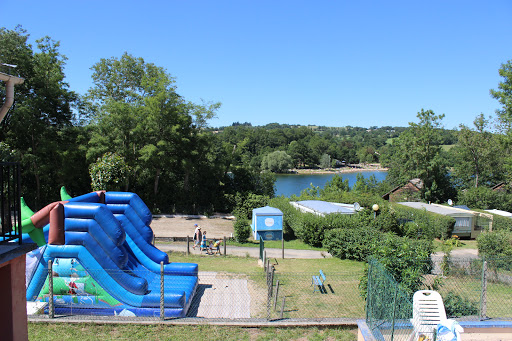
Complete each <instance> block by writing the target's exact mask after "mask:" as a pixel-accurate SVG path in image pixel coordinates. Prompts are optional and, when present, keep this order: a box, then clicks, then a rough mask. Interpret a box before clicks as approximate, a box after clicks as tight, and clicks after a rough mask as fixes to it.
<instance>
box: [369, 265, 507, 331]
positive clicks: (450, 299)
mask: <svg viewBox="0 0 512 341" xmlns="http://www.w3.org/2000/svg"><path fill="white" fill-rule="evenodd" d="M432 261H433V264H434V267H433V269H432V272H431V273H429V274H425V275H424V276H423V281H422V285H421V286H420V287H418V288H417V290H435V291H437V292H439V294H440V295H441V297H442V299H443V305H444V309H445V312H446V316H447V318H451V319H455V320H458V321H475V320H477V321H478V320H487V319H489V318H493V319H500V318H506V319H510V318H512V258H510V257H508V258H490V257H486V258H484V257H482V258H467V259H462V258H454V259H450V258H447V257H444V258H443V257H438V258H433V259H432ZM368 265H369V268H368V291H367V292H368V293H367V300H366V323H367V324H368V326H369V328H370V329H371V330H372V333H373V335H374V337H375V338H377V339H378V340H408V339H409V337H410V335H411V333H412V332H413V330H412V329H413V325H412V322H411V319H412V317H413V311H412V310H413V299H412V294H413V293H411V292H408V291H407V290H404V289H403V288H402V287H401V286H400V283H398V282H396V281H395V279H394V278H393V277H392V276H391V275H390V273H389V272H388V270H387V269H386V268H385V266H384V265H382V264H381V263H380V262H379V261H377V260H375V259H371V260H370V261H369V262H368Z"/></svg>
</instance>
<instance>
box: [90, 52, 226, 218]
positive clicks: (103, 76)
mask: <svg viewBox="0 0 512 341" xmlns="http://www.w3.org/2000/svg"><path fill="white" fill-rule="evenodd" d="M92 69H93V76H92V78H93V82H94V86H93V87H92V88H91V89H90V90H89V91H88V94H87V97H86V99H87V100H88V101H89V103H90V105H89V107H90V108H92V109H93V111H92V116H91V121H90V122H91V130H92V133H91V140H90V142H89V149H88V153H87V155H88V158H89V159H90V160H91V159H94V158H96V157H98V156H99V155H103V154H104V153H105V152H107V151H110V150H116V151H117V153H119V155H120V156H122V157H123V158H124V160H125V161H126V163H127V165H128V166H129V167H130V169H131V170H132V172H131V179H129V181H127V182H126V187H125V190H128V189H130V190H133V191H137V192H142V193H143V194H144V195H143V197H144V199H145V200H147V201H148V203H150V204H151V203H153V204H156V203H157V202H159V203H160V204H162V205H171V204H170V203H176V202H179V203H180V204H182V205H187V206H189V207H191V206H193V207H196V206H197V204H199V202H198V201H201V202H202V203H203V204H205V206H208V205H210V204H206V203H204V200H205V199H206V198H208V199H209V198H210V195H217V196H220V197H223V195H222V194H221V193H219V190H220V186H219V184H220V183H221V182H222V178H223V177H224V171H225V170H223V171H221V170H220V168H219V167H222V165H223V164H214V163H212V161H213V159H211V157H213V158H216V157H217V156H215V155H217V154H215V153H214V154H212V153H210V148H213V145H212V143H211V142H210V140H212V139H211V138H209V137H207V136H206V134H205V133H204V132H203V131H202V130H203V129H204V128H205V126H206V122H207V120H208V119H210V118H212V117H213V116H214V115H215V111H216V110H217V109H218V108H219V106H220V103H203V104H201V105H195V104H193V103H190V102H187V101H185V100H184V99H183V98H182V97H181V96H180V95H178V94H177V93H176V91H175V90H176V87H175V85H174V78H173V77H172V76H171V75H170V74H168V73H167V72H166V71H165V69H163V68H161V67H158V66H156V65H154V64H152V63H147V62H145V61H144V59H142V58H136V57H133V56H131V55H129V54H127V53H124V54H123V55H122V56H121V58H114V57H113V58H109V59H101V60H100V61H99V62H98V63H96V64H95V65H94V66H93V67H92ZM210 135H211V133H210ZM209 171H210V173H209V175H210V177H209V178H208V176H207V172H209ZM203 181H205V182H207V183H203V185H205V187H206V188H207V189H208V190H209V192H208V195H201V194H200V193H201V186H199V184H200V183H201V182H203ZM131 184H132V185H131ZM163 189H165V190H163ZM180 209H183V207H182V208H180ZM208 210H211V207H210V208H208Z"/></svg>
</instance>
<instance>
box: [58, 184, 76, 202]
mask: <svg viewBox="0 0 512 341" xmlns="http://www.w3.org/2000/svg"><path fill="white" fill-rule="evenodd" d="M72 198H73V197H72V196H71V195H69V194H68V191H66V187H64V186H62V187H61V188H60V200H62V201H66V200H69V199H72Z"/></svg>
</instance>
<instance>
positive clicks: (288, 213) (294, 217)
mask: <svg viewBox="0 0 512 341" xmlns="http://www.w3.org/2000/svg"><path fill="white" fill-rule="evenodd" d="M268 205H269V206H271V207H275V208H278V209H279V210H281V212H283V233H284V237H285V239H287V240H290V239H293V238H295V237H296V236H295V232H294V228H295V227H296V226H298V224H300V221H301V219H302V213H301V212H300V211H299V210H297V209H296V208H295V207H293V206H292V205H290V199H288V198H286V197H284V196H279V197H275V198H272V199H270V200H269V203H268Z"/></svg>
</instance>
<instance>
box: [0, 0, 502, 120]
mask: <svg viewBox="0 0 512 341" xmlns="http://www.w3.org/2000/svg"><path fill="white" fill-rule="evenodd" d="M0 3H1V5H2V7H1V8H2V12H3V14H2V20H1V21H0V26H2V27H6V28H9V29H13V28H14V27H15V26H16V25H17V24H21V25H22V26H23V27H24V28H25V29H26V30H27V31H28V33H30V34H31V38H32V39H34V40H35V39H36V38H40V37H42V36H45V35H48V36H50V37H51V38H53V39H54V40H58V41H60V43H61V52H62V53H63V54H65V55H66V56H67V57H68V62H67V66H66V69H65V73H66V75H67V81H68V83H69V84H70V87H71V89H72V90H74V91H76V92H78V93H82V94H83V93H85V91H86V90H87V89H88V88H89V87H91V85H92V82H91V78H90V76H91V71H90V67H91V66H92V65H93V64H94V63H96V62H98V61H99V60H100V59H101V58H110V57H120V56H121V55H122V54H123V52H124V51H127V52H128V53H130V54H132V55H134V56H136V57H142V58H144V60H145V61H146V62H151V63H154V64H156V65H158V66H162V67H164V68H166V70H167V71H168V72H169V73H170V74H171V75H173V76H174V77H176V85H177V87H178V89H177V92H178V93H179V94H180V95H182V96H183V97H185V99H187V100H189V101H192V102H196V103H199V102H200V100H201V99H204V100H206V101H220V102H222V107H221V109H220V110H219V112H218V118H216V119H214V120H212V121H211V122H210V125H211V126H215V127H217V126H224V125H231V123H233V122H236V121H238V122H251V123H252V124H253V125H263V124H267V123H272V122H278V123H289V124H316V125H326V126H346V125H351V126H360V127H370V126H386V125H393V126H406V125H407V124H408V122H411V121H413V122H416V113H417V112H418V111H420V109H422V108H423V109H432V110H434V111H435V113H436V114H445V115H446V116H445V118H444V120H443V123H444V126H445V127H446V128H455V127H457V126H458V125H459V124H460V123H463V124H466V125H471V124H472V121H473V120H474V118H475V117H476V115H478V114H480V113H484V114H486V115H494V111H495V110H496V109H497V108H498V107H499V104H498V102H497V101H496V100H494V99H493V98H491V97H490V95H489V89H492V88H494V89H495V88H497V85H498V83H499V82H500V80H501V78H500V77H499V75H498V69H499V67H500V65H501V64H502V63H505V62H506V61H507V60H511V59H512V41H511V40H512V20H511V19H510V18H511V17H512V2H511V1H509V0H496V1H489V2H487V1H470V0H466V1H437V0H434V1H410V0H408V1H348V0H345V1H342V0H339V1H323V0H320V1H300V0H294V1H288V0H284V1H276V0H273V1H266V0H259V1H248V0H247V1H245V0H233V1H224V0H215V1H195V0H187V1H184V0H180V1H177V0H167V1H146V2H142V1H95V0H89V1H69V0H68V1H50V0H49V1H34V0H17V1H7V0H0Z"/></svg>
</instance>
